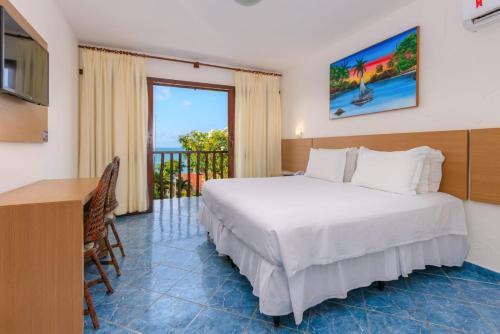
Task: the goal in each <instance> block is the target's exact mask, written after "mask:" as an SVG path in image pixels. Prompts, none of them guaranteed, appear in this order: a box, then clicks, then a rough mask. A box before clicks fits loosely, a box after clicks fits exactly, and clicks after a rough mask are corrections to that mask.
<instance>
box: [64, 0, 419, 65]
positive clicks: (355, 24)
mask: <svg viewBox="0 0 500 334" xmlns="http://www.w3.org/2000/svg"><path fill="white" fill-rule="evenodd" d="M412 1H413V0H377V1H373V0H262V1H261V2H260V3H258V4H257V5H255V6H251V7H248V6H242V5H239V4H237V3H236V2H235V1H234V0H141V1H136V0H105V1H103V0H85V1H82V0H58V2H59V4H60V6H61V8H62V9H63V11H64V13H65V15H66V17H67V19H68V21H69V23H70V24H71V25H72V27H73V29H74V30H75V33H76V35H77V36H78V39H79V40H80V42H83V43H89V44H96V45H102V46H108V47H117V48H124V49H129V50H135V51H142V52H148V53H155V54H160V55H165V56H174V57H183V58H189V59H194V60H198V61H205V62H214V63H221V64H227V65H236V66H246V67H254V68H260V69H267V70H277V71H282V70H284V69H286V68H287V67H289V66H291V65H293V64H294V63H295V62H297V61H299V60H300V59H301V58H304V57H307V54H310V53H311V52H314V51H315V50H320V49H321V48H322V47H325V46H327V45H331V44H332V43H333V42H334V41H335V39H338V38H341V37H342V36H345V35H346V34H347V33H349V32H350V31H353V30H356V29H359V28H361V27H362V26H363V25H364V24H366V23H367V21H369V20H376V19H377V18H380V17H383V16H384V15H385V14H386V13H388V12H390V11H393V10H395V9H397V8H399V7H402V6H404V5H406V4H408V3H410V2H412Z"/></svg>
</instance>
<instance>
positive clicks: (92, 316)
mask: <svg viewBox="0 0 500 334" xmlns="http://www.w3.org/2000/svg"><path fill="white" fill-rule="evenodd" d="M83 295H84V296H85V301H86V302H87V309H86V311H87V313H88V314H89V316H90V319H92V324H93V325H94V328H95V329H99V319H98V318H97V314H96V312H95V307H94V302H93V301H92V296H91V295H90V291H89V287H88V285H87V282H83Z"/></svg>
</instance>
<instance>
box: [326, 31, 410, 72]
mask: <svg viewBox="0 0 500 334" xmlns="http://www.w3.org/2000/svg"><path fill="white" fill-rule="evenodd" d="M416 31H417V28H412V29H410V30H407V31H405V32H403V33H401V34H399V35H396V36H393V37H391V38H389V39H387V40H385V41H383V42H380V43H378V44H375V45H373V46H370V47H369V48H366V49H364V50H361V51H359V52H357V53H354V54H352V55H350V56H348V57H346V58H344V59H341V60H339V61H336V62H335V63H333V64H331V65H342V64H344V63H347V66H348V67H349V68H352V67H353V66H354V64H355V63H356V60H357V59H364V60H365V61H366V62H367V72H370V71H373V70H374V69H375V67H376V66H377V65H379V64H382V65H384V66H385V65H386V64H387V62H388V61H389V60H390V59H391V57H392V54H393V53H394V51H396V47H397V45H398V44H399V43H401V42H402V41H403V40H404V39H405V38H406V37H407V36H408V35H410V34H412V33H416ZM351 77H356V76H355V75H353V73H352V70H351Z"/></svg>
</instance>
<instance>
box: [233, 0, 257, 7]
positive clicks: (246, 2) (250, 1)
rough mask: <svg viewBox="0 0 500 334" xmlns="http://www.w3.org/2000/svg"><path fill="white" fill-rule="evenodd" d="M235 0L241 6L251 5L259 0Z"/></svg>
mask: <svg viewBox="0 0 500 334" xmlns="http://www.w3.org/2000/svg"><path fill="white" fill-rule="evenodd" d="M235 1H236V2H237V3H239V4H240V5H243V6H253V5H256V4H257V3H259V2H260V0H235Z"/></svg>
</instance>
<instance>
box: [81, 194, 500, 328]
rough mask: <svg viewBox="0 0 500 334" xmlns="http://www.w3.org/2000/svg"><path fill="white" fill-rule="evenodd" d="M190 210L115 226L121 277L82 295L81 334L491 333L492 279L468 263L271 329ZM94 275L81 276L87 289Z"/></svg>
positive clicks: (189, 205)
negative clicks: (91, 313)
mask: <svg viewBox="0 0 500 334" xmlns="http://www.w3.org/2000/svg"><path fill="white" fill-rule="evenodd" d="M199 201H200V200H199V199H196V198H192V199H180V200H178V199H175V200H164V201H157V202H156V203H155V210H154V212H153V213H150V214H144V215H135V216H128V217H123V218H119V219H118V226H117V227H118V230H119V233H120V236H121V238H122V239H123V242H124V244H125V250H126V252H127V256H126V257H125V258H121V259H120V263H121V267H122V271H123V275H122V276H121V277H116V275H115V274H114V270H113V267H111V266H110V267H108V268H107V271H108V273H109V276H110V278H111V282H112V285H113V288H114V289H115V292H114V293H113V294H112V295H106V294H105V290H104V287H103V285H99V286H96V287H93V288H91V293H92V295H93V298H94V303H95V305H96V308H97V313H98V315H99V318H100V320H101V329H100V330H99V331H98V332H96V331H94V330H93V328H92V324H91V321H90V319H89V318H88V317H85V333H101V334H108V333H117V334H122V333H123V334H125V333H144V334H153V333H154V334H157V333H162V334H163V333H203V334H208V333H343V334H344V333H372V334H378V333H384V334H387V333H435V334H438V333H439V334H441V333H483V334H487V333H488V334H489V333H500V274H497V273H494V272H490V271H488V270H486V269H483V268H480V267H476V266H474V265H471V264H468V263H466V264H465V266H464V267H463V268H437V267H429V268H427V270H422V271H417V272H415V273H413V274H411V275H410V277H409V278H406V279H403V278H401V279H399V280H397V281H393V282H388V283H387V287H386V289H385V290H384V291H379V290H377V289H376V288H374V287H367V288H362V289H357V290H354V291H351V292H350V293H349V296H348V298H347V299H344V300H341V299H331V300H328V301H325V302H323V303H322V304H320V305H318V306H316V307H314V308H312V309H310V310H309V311H308V312H307V314H306V315H305V316H304V322H303V323H302V324H301V325H300V326H295V324H294V322H293V317H292V316H287V317H284V318H283V319H282V323H283V325H282V327H281V328H279V329H276V328H274V327H273V325H272V319H271V318H270V317H268V316H265V315H263V314H260V313H259V310H258V299H257V298H256V297H255V296H253V294H252V289H251V286H250V284H249V283H248V281H247V280H246V278H245V277H243V276H241V275H240V274H239V273H238V270H237V268H233V267H232V266H231V264H230V263H229V262H228V261H227V260H226V259H224V258H221V257H219V256H218V255H217V254H216V252H215V248H214V246H213V245H212V244H211V243H210V242H208V241H207V237H206V231H205V230H204V229H203V227H201V226H200V225H198V223H197V209H198V205H199ZM95 272H96V271H95V269H94V267H93V266H88V267H86V270H85V275H86V277H87V279H90V278H91V277H93V276H95Z"/></svg>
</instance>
